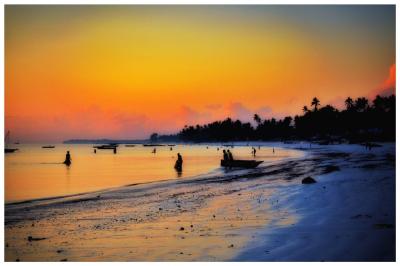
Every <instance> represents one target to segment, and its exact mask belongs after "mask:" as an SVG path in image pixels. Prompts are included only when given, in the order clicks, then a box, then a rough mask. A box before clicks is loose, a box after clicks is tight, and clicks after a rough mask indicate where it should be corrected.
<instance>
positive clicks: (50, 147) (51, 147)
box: [42, 145, 56, 149]
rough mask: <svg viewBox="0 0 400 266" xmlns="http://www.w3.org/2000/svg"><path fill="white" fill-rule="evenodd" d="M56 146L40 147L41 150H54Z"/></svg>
mask: <svg viewBox="0 0 400 266" xmlns="http://www.w3.org/2000/svg"><path fill="white" fill-rule="evenodd" d="M55 147H56V146H53V145H46V146H42V149H54V148H55Z"/></svg>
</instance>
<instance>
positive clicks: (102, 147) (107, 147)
mask: <svg viewBox="0 0 400 266" xmlns="http://www.w3.org/2000/svg"><path fill="white" fill-rule="evenodd" d="M117 147H118V145H117V144H105V145H99V146H93V148H95V149H99V150H113V149H116V148H117Z"/></svg>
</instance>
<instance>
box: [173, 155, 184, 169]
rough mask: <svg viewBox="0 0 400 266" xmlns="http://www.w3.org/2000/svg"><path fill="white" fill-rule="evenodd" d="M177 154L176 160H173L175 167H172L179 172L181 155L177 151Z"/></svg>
mask: <svg viewBox="0 0 400 266" xmlns="http://www.w3.org/2000/svg"><path fill="white" fill-rule="evenodd" d="M177 155H178V159H177V160H176V162H175V167H174V168H175V169H176V170H177V171H178V172H181V171H182V164H183V159H182V156H181V154H180V153H178V154H177Z"/></svg>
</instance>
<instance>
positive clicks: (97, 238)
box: [5, 144, 395, 261]
mask: <svg viewBox="0 0 400 266" xmlns="http://www.w3.org/2000/svg"><path fill="white" fill-rule="evenodd" d="M293 148H300V146H297V147H296V145H294V146H293ZM394 169H395V163H394V144H390V145H385V146H384V147H382V148H376V149H374V150H373V151H372V152H370V151H364V150H363V148H362V147H358V146H355V145H343V146H342V145H337V146H318V147H317V146H316V147H314V148H313V149H311V150H307V151H306V156H305V157H303V158H295V159H286V160H282V161H280V162H275V163H274V164H271V165H264V166H260V167H259V168H257V169H254V170H248V171H247V170H246V171H229V172H227V173H224V174H218V175H208V176H200V177H197V178H192V179H182V180H172V181H166V182H157V183H152V184H147V185H131V186H126V187H123V188H118V189H113V190H105V191H101V192H96V193H89V194H83V195H78V196H74V197H66V198H57V199H49V200H41V201H32V202H24V203H19V204H7V205H6V206H5V260H6V261H15V260H19V261H62V260H68V261H227V260H239V261H243V260H244V261H272V260H297V261H304V260H312V261H319V260H333V261H336V260H338V261H340V260H394V256H395V255H394V254H395V253H394V249H395V228H394V226H395V221H394V219H395V216H394V215H395V212H394V204H395V191H394V190H395V188H394V178H395V171H394ZM307 176H311V177H313V178H315V179H316V180H317V183H316V184H311V185H303V184H301V180H302V179H303V178H305V177H307ZM361 184H362V185H361ZM371 193H372V195H374V197H371ZM372 198H373V199H376V200H372ZM368 199H370V200H368ZM338 222H340V223H339V224H338ZM306 225H307V226H308V227H307V226H306ZM333 225H337V226H339V225H340V226H341V228H342V229H343V230H342V231H337V230H333V229H334V227H333ZM349 228H350V229H349ZM354 228H359V229H360V230H359V229H357V230H359V231H362V232H367V233H369V234H371V235H372V236H373V239H375V242H376V243H375V244H379V247H380V248H379V249H373V247H374V246H373V245H367V244H365V245H361V246H360V245H358V249H357V251H355V252H352V251H351V250H349V249H346V247H347V248H348V247H349V246H354V245H355V244H356V243H364V242H365V241H364V240H365V239H366V236H365V234H355V235H354V234H352V233H351V232H353V231H355V229H354ZM305 229H306V230H305ZM336 229H337V228H336ZM361 229H362V230H361ZM352 230H353V231H352ZM307 232H308V233H307ZM327 232H328V233H330V234H329V236H330V237H326V236H327ZM363 237H364V238H363ZM299 239H300V240H299ZM338 239H340V241H339V242H338ZM368 239H369V238H368ZM368 239H367V240H368ZM369 240H371V239H369ZM363 241H364V242H363ZM366 242H368V241H366ZM335 243H338V244H335ZM336 245H338V246H336ZM333 246H334V247H337V248H332V247H333ZM304 247H309V248H308V249H306V248H304ZM323 247H326V248H323ZM328 247H329V248H328ZM340 247H342V248H340ZM332 250H334V252H333V251H332ZM328 251H329V252H328ZM360 254H361V255H362V254H368V256H364V257H362V256H358V255H360ZM356 255H357V256H356Z"/></svg>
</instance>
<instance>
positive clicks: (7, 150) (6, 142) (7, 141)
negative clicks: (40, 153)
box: [4, 131, 18, 153]
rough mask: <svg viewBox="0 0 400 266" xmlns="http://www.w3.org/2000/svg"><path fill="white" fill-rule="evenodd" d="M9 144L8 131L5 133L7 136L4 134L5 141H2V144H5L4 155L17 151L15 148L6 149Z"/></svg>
mask: <svg viewBox="0 0 400 266" xmlns="http://www.w3.org/2000/svg"><path fill="white" fill-rule="evenodd" d="M9 142H10V131H7V134H6V136H5V139H4V143H5V147H4V153H12V152H15V151H17V150H18V149H16V148H10V147H8V143H9Z"/></svg>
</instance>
